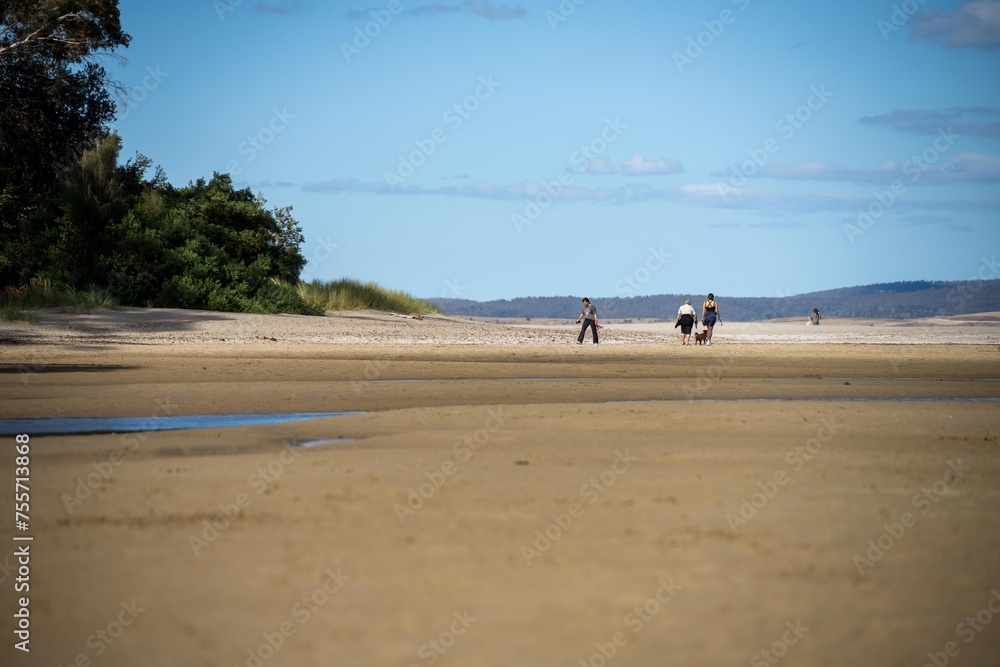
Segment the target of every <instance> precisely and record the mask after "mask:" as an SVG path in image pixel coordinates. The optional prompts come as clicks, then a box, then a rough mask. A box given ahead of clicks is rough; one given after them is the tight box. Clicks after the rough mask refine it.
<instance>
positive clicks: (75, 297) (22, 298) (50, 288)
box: [0, 278, 121, 322]
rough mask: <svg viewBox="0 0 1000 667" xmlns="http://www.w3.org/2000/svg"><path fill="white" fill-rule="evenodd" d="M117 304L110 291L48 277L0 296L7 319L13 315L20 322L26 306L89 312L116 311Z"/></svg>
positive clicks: (10, 289) (118, 306) (1, 306)
mask: <svg viewBox="0 0 1000 667" xmlns="http://www.w3.org/2000/svg"><path fill="white" fill-rule="evenodd" d="M120 307H121V306H120V305H119V303H118V300H117V299H115V297H114V295H113V294H111V292H110V291H109V290H107V289H105V288H103V287H98V286H96V285H91V286H89V287H87V288H86V289H76V288H74V287H67V286H65V285H62V284H59V283H57V282H54V281H52V280H50V279H48V278H32V279H31V281H29V282H28V284H27V285H22V286H20V287H8V288H6V289H4V291H3V294H2V295H0V308H3V313H4V315H3V317H4V319H7V320H12V319H15V316H16V315H18V314H19V313H21V314H22V316H18V317H16V319H21V320H24V321H35V322H37V319H34V315H31V318H33V319H26V318H25V317H24V316H23V314H29V315H30V313H28V311H27V310H26V309H28V308H61V309H63V310H64V311H66V312H77V313H89V312H90V311H91V310H93V309H95V308H104V309H107V310H118V309H119V308H120Z"/></svg>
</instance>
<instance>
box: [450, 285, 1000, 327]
mask: <svg viewBox="0 0 1000 667" xmlns="http://www.w3.org/2000/svg"><path fill="white" fill-rule="evenodd" d="M685 299H691V303H692V304H694V305H695V309H696V310H699V313H700V307H701V302H702V301H703V300H704V295H691V294H657V295H650V296H636V297H608V298H604V299H600V298H596V297H595V298H594V299H593V301H594V304H595V305H596V306H597V309H598V313H599V315H600V317H602V318H607V319H630V318H635V319H656V320H667V321H671V322H672V321H674V319H675V318H676V316H677V309H678V308H679V307H680V305H681V304H683V303H684V301H685ZM716 299H717V300H718V302H719V307H720V309H721V311H722V316H723V320H729V321H733V322H755V321H762V320H772V319H781V318H788V317H801V318H802V321H803V322H805V321H806V319H807V318H808V316H809V313H811V312H812V309H813V308H817V309H819V311H820V313H821V314H822V315H823V316H824V317H844V318H865V319H901V320H902V319H916V318H922V317H935V316H947V315H963V314H968V313H982V312H998V311H1000V279H996V280H992V279H991V280H966V281H953V282H945V281H906V282H896V283H878V284H874V285H862V286H857V287H844V288H840V289H833V290H825V291H821V292H811V293H808V294H798V295H794V296H785V297H773V298H772V297H726V296H725V295H724V294H719V295H717V296H716ZM431 301H432V302H433V303H435V304H437V305H438V306H439V307H440V308H441V309H442V310H444V312H445V313H447V314H448V315H458V316H467V317H492V318H518V319H562V318H575V317H576V316H577V315H578V314H579V312H580V297H576V296H552V297H521V298H516V299H498V300H494V301H470V300H468V299H431Z"/></svg>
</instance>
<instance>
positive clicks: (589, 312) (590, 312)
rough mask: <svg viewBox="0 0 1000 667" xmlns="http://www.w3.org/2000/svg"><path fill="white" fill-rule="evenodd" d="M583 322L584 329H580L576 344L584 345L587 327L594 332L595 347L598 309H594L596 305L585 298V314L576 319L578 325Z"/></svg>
mask: <svg viewBox="0 0 1000 667" xmlns="http://www.w3.org/2000/svg"><path fill="white" fill-rule="evenodd" d="M581 321H582V322H583V327H581V328H580V336H579V337H578V338H577V339H576V342H577V343H579V344H580V345H583V337H584V335H585V334H586V333H587V327H590V328H591V329H592V330H593V332H594V345H597V343H598V341H597V308H595V307H594V304H592V303H591V302H590V299H588V298H587V297H583V312H582V313H580V317H578V318H576V323H577V324H579V323H580V322H581Z"/></svg>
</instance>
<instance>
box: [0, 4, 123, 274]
mask: <svg viewBox="0 0 1000 667" xmlns="http://www.w3.org/2000/svg"><path fill="white" fill-rule="evenodd" d="M129 40H130V37H129V36H128V35H127V34H125V33H124V32H122V28H121V22H120V19H119V12H118V3H117V1H115V0H111V1H108V0H48V1H38V0H34V1H26V0H15V1H6V2H0V281H2V282H3V283H9V282H11V281H12V280H14V278H15V276H16V275H17V274H18V273H19V272H20V269H22V268H23V265H22V263H21V260H22V258H23V257H24V256H25V254H24V246H25V245H26V244H29V243H30V239H27V238H25V235H24V229H23V226H24V224H25V222H26V221H27V220H28V219H29V218H30V217H31V215H33V214H34V213H35V212H36V211H37V209H38V207H39V206H40V205H42V203H43V201H44V200H45V199H46V198H47V197H48V195H49V194H50V193H51V190H52V188H53V187H54V186H55V185H56V183H57V181H58V178H59V175H60V173H61V171H62V170H63V169H64V168H66V167H67V166H68V165H70V164H72V163H73V162H74V161H75V160H77V159H78V158H79V157H80V156H81V155H82V154H83V151H84V150H86V149H87V148H89V147H91V146H93V145H94V144H95V142H96V141H97V140H98V139H99V138H100V137H102V136H103V135H104V134H105V133H106V129H105V128H106V125H107V124H108V122H109V121H110V120H111V119H112V118H113V117H114V112H115V105H114V101H113V100H112V98H111V95H110V94H109V92H108V85H109V84H108V80H107V74H106V72H105V70H104V68H103V67H101V65H100V64H99V63H98V62H97V58H98V57H100V56H101V55H106V54H108V53H110V52H111V51H112V50H113V49H115V48H118V47H124V46H127V45H128V43H129Z"/></svg>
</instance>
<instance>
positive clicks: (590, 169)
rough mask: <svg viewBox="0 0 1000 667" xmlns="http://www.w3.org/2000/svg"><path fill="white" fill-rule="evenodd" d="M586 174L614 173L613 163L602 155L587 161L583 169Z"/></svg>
mask: <svg viewBox="0 0 1000 667" xmlns="http://www.w3.org/2000/svg"><path fill="white" fill-rule="evenodd" d="M583 170H584V171H586V172H587V173H588V174H594V175H601V174H613V173H615V171H616V170H615V163H614V162H612V161H611V160H609V159H608V158H606V157H604V156H603V155H601V156H598V157H595V158H591V159H590V160H587V166H585V167H584V168H583Z"/></svg>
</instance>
